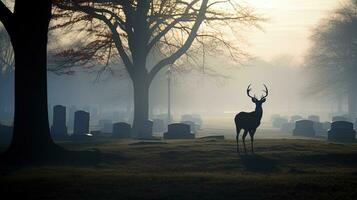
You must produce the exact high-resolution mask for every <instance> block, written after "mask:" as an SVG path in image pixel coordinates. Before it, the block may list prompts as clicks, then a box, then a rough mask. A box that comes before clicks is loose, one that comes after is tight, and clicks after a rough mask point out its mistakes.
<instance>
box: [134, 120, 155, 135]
mask: <svg viewBox="0 0 357 200" xmlns="http://www.w3.org/2000/svg"><path fill="white" fill-rule="evenodd" d="M153 124H154V123H153V122H152V121H150V120H146V121H144V122H143V123H142V126H141V127H139V128H138V138H139V139H152V127H153Z"/></svg>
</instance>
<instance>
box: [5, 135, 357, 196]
mask: <svg viewBox="0 0 357 200" xmlns="http://www.w3.org/2000/svg"><path fill="white" fill-rule="evenodd" d="M61 145H62V146H64V147H65V148H67V149H70V150H75V151H83V150H88V149H93V148H94V149H97V150H99V151H100V152H101V154H100V155H101V156H99V157H98V158H95V159H98V160H96V162H88V163H84V164H82V165H79V164H78V163H76V161H75V160H74V161H73V162H69V163H68V162H66V163H63V164H57V165H36V166H26V167H22V166H16V167H14V166H1V167H0V169H1V171H0V193H1V194H2V195H5V194H9V195H12V196H13V197H15V196H17V195H26V196H27V197H28V198H37V199H225V200H227V199H354V197H355V196H356V193H357V190H356V189H357V188H356V187H357V145H356V144H348V145H343V144H331V143H327V142H325V141H318V140H314V141H309V140H288V139H264V140H263V139H262V140H257V141H256V142H255V147H256V148H255V149H256V154H255V155H252V154H250V153H249V154H247V155H244V154H242V155H241V156H238V155H237V153H236V152H235V149H236V147H235V141H233V140H211V139H210V140H200V139H197V140H168V141H133V140H105V141H100V142H81V143H72V142H65V143H61ZM248 145H249V143H248ZM89 159H90V158H89ZM93 159H94V158H93ZM78 162H80V161H78Z"/></svg>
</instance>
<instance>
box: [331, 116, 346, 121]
mask: <svg viewBox="0 0 357 200" xmlns="http://www.w3.org/2000/svg"><path fill="white" fill-rule="evenodd" d="M337 121H347V118H346V117H343V116H334V117H332V122H337Z"/></svg>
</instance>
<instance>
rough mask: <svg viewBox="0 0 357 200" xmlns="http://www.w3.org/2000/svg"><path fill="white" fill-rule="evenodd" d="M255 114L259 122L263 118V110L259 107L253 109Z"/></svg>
mask: <svg viewBox="0 0 357 200" xmlns="http://www.w3.org/2000/svg"><path fill="white" fill-rule="evenodd" d="M255 114H256V115H257V118H258V120H259V121H260V120H261V119H262V116H263V108H262V107H261V106H256V107H255Z"/></svg>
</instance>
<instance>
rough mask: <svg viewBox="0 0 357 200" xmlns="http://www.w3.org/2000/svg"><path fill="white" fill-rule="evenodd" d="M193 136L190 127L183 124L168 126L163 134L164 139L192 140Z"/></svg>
mask: <svg viewBox="0 0 357 200" xmlns="http://www.w3.org/2000/svg"><path fill="white" fill-rule="evenodd" d="M194 138H195V135H194V134H192V133H191V130H190V125H187V124H183V123H174V124H170V125H169V126H168V130H167V132H166V133H164V139H194Z"/></svg>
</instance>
